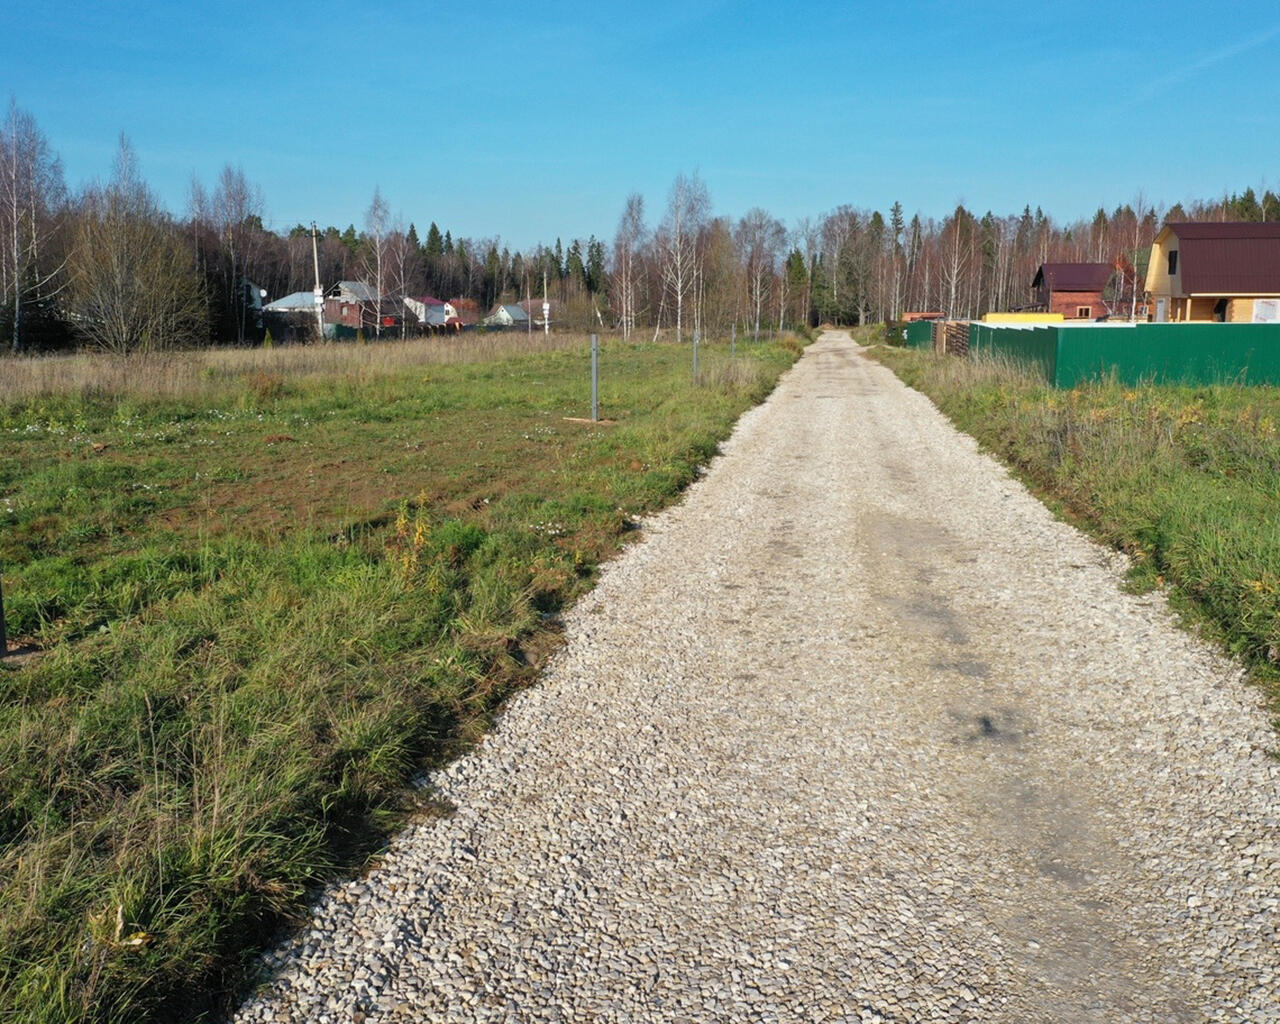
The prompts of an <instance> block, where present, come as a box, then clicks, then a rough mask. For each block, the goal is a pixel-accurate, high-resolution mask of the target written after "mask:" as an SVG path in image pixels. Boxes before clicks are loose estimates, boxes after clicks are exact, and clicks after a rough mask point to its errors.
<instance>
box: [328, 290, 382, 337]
mask: <svg viewBox="0 0 1280 1024" xmlns="http://www.w3.org/2000/svg"><path fill="white" fill-rule="evenodd" d="M380 313H381V310H380V309H379V302H378V294H377V292H375V291H374V290H373V289H372V288H371V287H369V285H367V284H365V283H364V282H363V281H339V282H338V283H337V284H335V285H334V286H333V287H332V288H330V289H329V290H328V291H327V292H325V294H324V324H325V333H326V334H327V335H334V336H337V337H347V336H350V334H351V333H354V332H355V331H359V330H364V331H367V332H370V333H372V332H374V331H376V330H377V329H378V323H379V319H380ZM339 327H341V328H345V330H343V331H335V330H334V329H336V328H339Z"/></svg>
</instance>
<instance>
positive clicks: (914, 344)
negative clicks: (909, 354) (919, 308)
mask: <svg viewBox="0 0 1280 1024" xmlns="http://www.w3.org/2000/svg"><path fill="white" fill-rule="evenodd" d="M906 330H907V346H908V347H909V348H932V347H933V324H932V323H931V322H930V321H928V320H913V321H912V322H911V323H909V324H907V328H906Z"/></svg>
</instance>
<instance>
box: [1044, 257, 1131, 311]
mask: <svg viewBox="0 0 1280 1024" xmlns="http://www.w3.org/2000/svg"><path fill="white" fill-rule="evenodd" d="M1114 269H1115V268H1114V267H1112V265H1111V264H1110V263H1042V264H1040V269H1039V270H1037V271H1036V276H1035V279H1034V280H1032V282H1031V292H1032V304H1033V306H1034V307H1035V308H1036V309H1037V310H1038V311H1041V312H1045V313H1061V314H1062V316H1063V319H1065V320H1096V319H1097V318H1098V317H1100V316H1106V315H1107V314H1108V313H1110V310H1109V309H1108V308H1107V306H1106V303H1105V302H1103V298H1102V295H1103V292H1105V291H1106V289H1107V282H1108V281H1110V280H1111V275H1112V273H1113V271H1114ZM1024 280H1025V279H1024Z"/></svg>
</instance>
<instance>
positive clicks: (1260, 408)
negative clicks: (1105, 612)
mask: <svg viewBox="0 0 1280 1024" xmlns="http://www.w3.org/2000/svg"><path fill="white" fill-rule="evenodd" d="M871 351H872V353H873V354H874V355H875V356H876V358H878V359H880V360H881V361H883V362H884V363H886V364H887V365H889V366H890V367H891V368H892V369H893V370H894V371H895V372H896V373H897V374H898V375H899V376H900V377H901V378H902V379H903V380H904V381H905V382H906V383H907V384H908V385H910V386H911V387H914V388H917V389H919V390H920V391H922V392H924V393H925V394H926V395H928V396H929V397H930V398H931V399H932V400H933V401H934V403H935V404H937V406H938V407H939V408H940V409H941V410H942V411H943V412H944V413H946V414H947V415H948V416H949V417H950V418H951V419H952V420H953V421H954V422H955V423H956V425H957V426H958V427H959V428H960V429H961V430H964V431H966V432H967V433H969V434H971V435H973V437H975V438H976V439H977V440H978V441H979V442H981V443H982V444H983V445H984V446H985V447H987V448H988V449H989V450H990V451H992V452H993V453H995V454H996V455H997V456H998V457H999V458H1001V459H1002V460H1003V461H1004V462H1005V463H1006V464H1007V465H1009V466H1010V467H1011V468H1012V469H1014V470H1015V471H1016V472H1017V473H1018V474H1019V475H1020V477H1021V478H1022V479H1023V480H1024V481H1026V482H1027V483H1028V485H1029V486H1030V487H1032V489H1033V490H1035V491H1036V492H1037V493H1038V494H1040V495H1041V496H1042V497H1044V498H1046V499H1047V500H1049V501H1050V502H1051V504H1053V505H1055V506H1056V507H1057V508H1058V509H1059V510H1060V511H1061V512H1062V513H1063V514H1064V515H1066V516H1067V517H1068V518H1069V519H1070V520H1071V521H1073V522H1075V523H1077V524H1079V525H1081V526H1082V527H1084V528H1085V529H1087V530H1088V531H1089V532H1091V533H1092V534H1093V535H1094V536H1096V537H1098V538H1099V539H1100V540H1103V541H1104V542H1106V543H1108V544H1110V545H1113V546H1115V547H1116V548H1119V549H1121V550H1123V551H1125V552H1127V553H1128V554H1129V556H1130V558H1131V560H1132V570H1131V578H1132V581H1133V583H1134V585H1135V586H1137V587H1140V588H1148V587H1152V586H1160V585H1163V586H1165V587H1167V588H1168V592H1169V594H1170V597H1171V599H1172V600H1173V603H1174V604H1175V606H1176V607H1178V608H1179V610H1180V611H1181V612H1183V613H1184V614H1185V615H1187V616H1188V617H1189V618H1190V619H1191V620H1192V621H1195V622H1197V623H1199V624H1200V625H1201V626H1203V627H1206V628H1208V630H1209V631H1210V632H1211V633H1212V634H1213V635H1215V636H1216V638H1217V639H1218V640H1220V641H1221V642H1222V643H1223V644H1224V645H1225V646H1226V647H1227V648H1228V649H1229V650H1230V651H1231V652H1232V653H1234V654H1236V655H1238V656H1240V657H1241V658H1243V659H1244V660H1245V661H1246V662H1247V663H1248V664H1249V665H1250V666H1251V668H1252V670H1253V675H1254V677H1255V678H1256V679H1257V680H1258V681H1259V682H1260V683H1261V684H1262V685H1263V687H1264V689H1265V692H1266V693H1267V694H1268V696H1269V698H1270V700H1271V706H1272V708H1273V710H1274V711H1276V712H1280V516H1277V514H1276V509H1277V508H1280V391H1278V390H1277V389H1275V388H1270V387H1237V386H1229V385H1224V386H1214V387H1169V386H1160V387H1156V386H1150V385H1146V386H1139V387H1124V386H1121V385H1119V384H1116V383H1115V382H1109V381H1101V382H1095V383H1091V384H1087V385H1082V386H1080V387H1077V388H1074V389H1072V390H1070V391H1058V390H1054V389H1052V388H1049V387H1046V386H1045V385H1044V384H1043V382H1041V381H1037V380H1036V379H1035V378H1034V377H1032V376H1029V375H1027V374H1026V373H1025V372H1023V371H1022V370H1021V369H1019V368H1018V367H1017V366H1016V365H1012V364H1009V363H1007V362H1001V361H999V360H996V359H991V358H976V359H971V360H960V359H955V358H951V357H939V356H936V355H934V354H932V353H926V352H912V351H906V350H902V349H893V348H883V347H882V348H876V349H872V350H871Z"/></svg>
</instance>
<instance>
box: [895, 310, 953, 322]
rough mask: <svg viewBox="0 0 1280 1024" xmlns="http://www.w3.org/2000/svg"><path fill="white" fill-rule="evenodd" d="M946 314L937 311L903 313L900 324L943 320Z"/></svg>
mask: <svg viewBox="0 0 1280 1024" xmlns="http://www.w3.org/2000/svg"><path fill="white" fill-rule="evenodd" d="M946 315H947V314H946V313H943V312H942V311H941V310H938V311H916V312H913V313H903V314H902V320H901V322H902V323H904V324H914V323H917V322H919V321H921V320H943V319H945V318H946Z"/></svg>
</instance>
